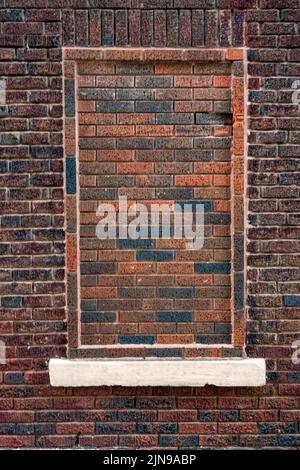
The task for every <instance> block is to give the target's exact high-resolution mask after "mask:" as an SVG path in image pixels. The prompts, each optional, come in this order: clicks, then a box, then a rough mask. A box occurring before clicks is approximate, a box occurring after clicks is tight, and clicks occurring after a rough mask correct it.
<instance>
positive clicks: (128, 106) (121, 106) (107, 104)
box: [96, 101, 134, 113]
mask: <svg viewBox="0 0 300 470" xmlns="http://www.w3.org/2000/svg"><path fill="white" fill-rule="evenodd" d="M96 111H97V113H132V112H133V111H134V106H133V101H99V102H98V103H97V104H96Z"/></svg>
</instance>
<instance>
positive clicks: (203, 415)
mask: <svg viewBox="0 0 300 470" xmlns="http://www.w3.org/2000/svg"><path fill="white" fill-rule="evenodd" d="M215 419H216V416H215V413H214V412H213V411H206V410H199V411H198V420H199V421H205V422H208V421H215Z"/></svg>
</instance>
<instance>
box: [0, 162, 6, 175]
mask: <svg viewBox="0 0 300 470" xmlns="http://www.w3.org/2000/svg"><path fill="white" fill-rule="evenodd" d="M6 171H7V162H6V161H5V160H1V161H0V173H5V172H6Z"/></svg>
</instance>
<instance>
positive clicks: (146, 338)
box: [119, 335, 155, 344]
mask: <svg viewBox="0 0 300 470" xmlns="http://www.w3.org/2000/svg"><path fill="white" fill-rule="evenodd" d="M154 342H155V337H154V336H152V335H121V336H119V343H120V344H154Z"/></svg>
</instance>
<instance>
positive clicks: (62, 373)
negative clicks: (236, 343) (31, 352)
mask: <svg viewBox="0 0 300 470" xmlns="http://www.w3.org/2000/svg"><path fill="white" fill-rule="evenodd" d="M49 374H50V383H51V385H53V386H54V387H90V386H105V385H106V386H110V385H121V386H125V387H130V386H132V387H138V386H172V387H179V386H191V387H203V386H204V385H216V386H219V387H258V386H262V385H265V383H266V365H265V360H264V359H213V360H210V359H202V360H157V359H146V360H142V359H141V360H137V359H129V360H123V359H122V360H117V359H111V360H77V359H71V360H70V359H51V360H50V363H49Z"/></svg>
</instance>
